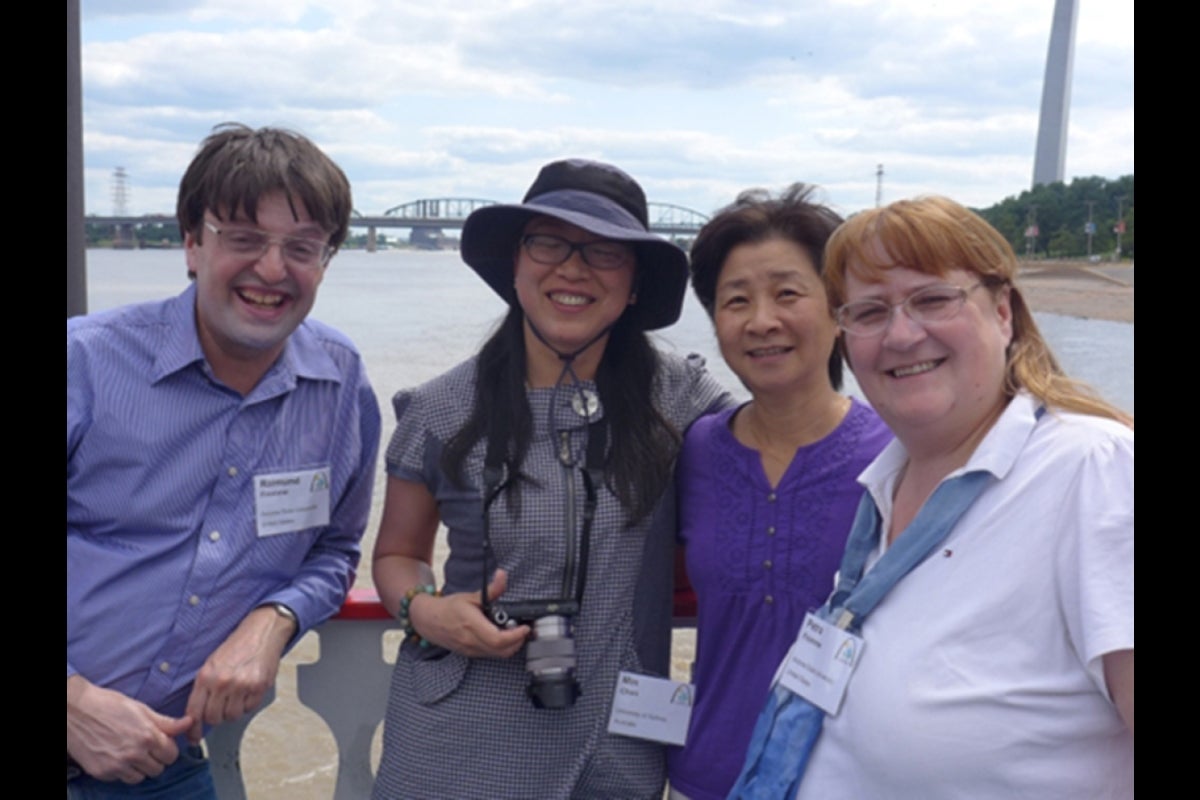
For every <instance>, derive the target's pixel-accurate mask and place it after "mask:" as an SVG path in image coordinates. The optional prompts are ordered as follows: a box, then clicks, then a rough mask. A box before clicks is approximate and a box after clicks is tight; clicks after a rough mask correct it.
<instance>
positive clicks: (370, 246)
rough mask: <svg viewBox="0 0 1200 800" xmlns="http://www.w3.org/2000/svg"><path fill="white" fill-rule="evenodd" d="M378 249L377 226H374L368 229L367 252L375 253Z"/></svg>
mask: <svg viewBox="0 0 1200 800" xmlns="http://www.w3.org/2000/svg"><path fill="white" fill-rule="evenodd" d="M376 249H377V245H376V241H375V226H374V225H372V226H370V227H369V228H367V252H368V253H374V252H375V251H376Z"/></svg>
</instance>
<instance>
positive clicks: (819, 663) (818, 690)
mask: <svg viewBox="0 0 1200 800" xmlns="http://www.w3.org/2000/svg"><path fill="white" fill-rule="evenodd" d="M862 648H863V640H862V638H861V637H859V636H855V635H854V634H853V633H850V632H849V631H844V630H842V629H841V628H839V627H837V626H836V625H834V624H833V623H831V622H824V621H823V620H819V619H817V618H816V617H814V616H813V615H812V614H806V615H805V617H804V624H802V625H801V626H800V635H799V636H797V637H796V641H795V643H794V644H793V645H792V649H791V650H789V651H788V655H787V658H786V659H785V660H784V662H783V668H782V671H781V673H780V675H779V683H780V684H782V685H783V686H784V687H786V688H788V689H791V690H792V691H793V692H795V693H796V694H798V695H800V696H801V697H803V698H804V699H805V700H807V701H808V702H810V703H812V704H813V705H814V706H817V707H818V708H820V709H821V710H822V711H824V712H825V713H826V714H829V715H830V716H833V715H836V714H837V712H838V709H839V708H840V707H841V705H842V698H843V697H845V695H846V684H847V683H849V681H850V675H851V674H852V673H853V672H854V667H855V665H856V664H858V658H859V656H860V655H862Z"/></svg>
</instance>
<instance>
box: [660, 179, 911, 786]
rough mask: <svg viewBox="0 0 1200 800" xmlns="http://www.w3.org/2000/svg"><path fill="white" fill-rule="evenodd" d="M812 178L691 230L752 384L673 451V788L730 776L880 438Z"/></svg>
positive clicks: (727, 344)
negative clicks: (690, 619)
mask: <svg viewBox="0 0 1200 800" xmlns="http://www.w3.org/2000/svg"><path fill="white" fill-rule="evenodd" d="M812 191H813V190H812V187H808V186H805V185H803V184H796V185H793V186H792V187H791V188H789V189H788V190H786V191H785V192H784V193H783V194H782V195H781V196H779V197H777V198H774V197H771V196H770V195H769V194H768V193H766V192H764V191H761V190H753V191H747V192H743V193H742V194H741V195H739V196H738V198H737V200H736V201H734V203H733V204H732V205H730V206H728V207H727V208H725V209H723V210H722V211H720V212H719V213H718V214H717V216H716V217H714V218H713V219H712V220H711V221H710V222H709V223H708V224H707V225H705V226H704V228H703V229H702V230H701V231H700V234H699V236H698V237H697V239H696V242H695V244H694V245H693V246H692V252H691V260H692V267H691V268H692V286H693V289H694V290H695V292H696V295H697V297H698V298H699V300H700V303H701V304H702V305H703V306H704V308H705V310H707V311H708V314H709V316H710V317H711V318H712V321H713V326H714V327H715V329H716V334H717V339H718V342H719V344H720V347H721V355H722V356H723V357H724V358H725V361H726V363H727V364H729V367H730V369H732V370H733V371H734V373H735V374H736V375H737V376H738V378H740V379H741V381H742V383H743V384H744V385H745V386H746V387H747V388H748V389H749V390H750V392H751V395H752V399H751V400H750V402H748V403H746V404H744V405H742V406H740V407H738V408H733V409H729V410H726V411H723V412H720V413H718V414H714V415H712V416H708V417H703V418H701V419H700V420H698V421H696V422H695V423H694V424H693V425H692V427H691V429H690V430H689V431H688V434H687V436H686V438H685V440H684V444H683V449H682V451H681V453H680V457H679V467H678V472H677V486H678V495H679V501H680V502H679V525H680V531H679V536H680V540H681V542H682V544H683V545H684V547H685V548H686V563H687V573H688V576H689V578H690V580H691V583H692V586H693V587H694V588H695V590H696V596H697V601H698V607H697V649H696V661H695V664H694V665H693V675H692V678H693V682H694V683H695V685H696V705H695V708H694V709H693V713H692V721H691V726H690V728H689V731H688V738H687V744H686V745H685V746H684V747H682V748H672V750H671V753H670V756H669V764H670V779H671V797H672V798H680V799H686V800H709V798H712V799H713V800H719V799H720V798H724V797H725V796H726V794H727V793H728V791H729V789H730V788H731V787H732V786H733V782H734V780H735V779H736V778H737V775H738V771H739V770H740V769H741V766H742V761H743V758H744V755H745V752H746V746H747V745H748V744H749V741H750V733H751V731H752V729H753V727H754V720H755V718H756V716H757V714H758V710H759V709H760V708H761V707H762V704H763V701H764V700H765V698H766V695H767V691H768V688H769V685H770V682H771V677H772V676H773V674H774V672H775V668H776V666H777V665H778V664H779V662H780V661H781V660H782V659H783V656H784V654H785V653H786V652H787V650H788V648H789V647H790V646H791V644H792V642H793V640H794V639H795V638H796V631H797V630H798V629H799V626H800V622H801V621H802V620H803V618H804V614H805V613H806V612H807V611H810V610H812V609H815V608H817V607H818V606H820V605H821V603H823V602H824V601H825V600H826V598H827V597H828V595H829V593H830V591H832V589H833V574H834V572H835V571H836V569H837V567H838V563H839V561H840V559H841V555H842V549H843V547H844V545H845V542H846V535H847V533H848V532H849V530H850V524H851V522H852V521H853V518H854V512H855V509H856V508H857V506H858V501H859V497H860V496H861V495H862V488H861V487H860V486H859V485H858V483H857V482H856V481H855V478H856V477H857V475H858V473H859V472H861V471H862V469H863V468H865V467H866V466H867V464H869V463H870V462H871V461H872V460H873V459H874V458H875V456H876V455H877V454H878V453H879V451H880V450H882V449H883V446H884V445H885V444H887V442H888V441H889V440H890V439H891V433H890V432H889V431H888V430H887V428H886V427H885V426H884V424H883V423H882V422H881V421H880V419H879V417H877V416H876V415H875V412H874V411H872V410H871V409H870V408H868V407H867V406H865V405H862V404H861V403H859V402H857V401H855V400H852V399H851V398H849V397H847V396H845V395H843V394H840V393H839V391H838V390H839V389H840V388H841V384H842V360H841V356H840V354H839V353H838V351H837V348H836V346H835V342H836V338H837V324H836V323H835V322H834V319H833V316H832V313H831V311H830V309H829V305H828V302H827V300H826V296H825V289H824V287H823V286H822V283H821V266H822V251H823V249H824V247H825V242H826V240H827V239H828V238H829V236H830V234H831V233H833V230H834V229H835V228H836V227H837V226H838V225H839V224H840V223H841V221H842V220H841V217H839V216H838V215H837V214H836V213H835V212H834V211H832V210H831V209H829V208H827V207H825V206H823V205H819V204H817V203H815V202H813V201H812V200H811V199H810V198H811V195H812Z"/></svg>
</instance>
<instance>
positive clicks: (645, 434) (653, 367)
mask: <svg viewBox="0 0 1200 800" xmlns="http://www.w3.org/2000/svg"><path fill="white" fill-rule="evenodd" d="M524 323H525V315H524V313H523V312H522V311H521V308H520V306H517V305H513V306H512V307H510V308H509V310H508V316H506V317H505V318H504V321H503V322H502V323H501V324H500V327H499V328H497V329H496V332H495V333H493V334H492V336H491V337H490V338H489V339H488V340H487V342H486V343H485V344H484V345H483V348H482V349H481V350H480V351H479V355H478V357H477V359H476V364H475V397H474V403H473V405H472V408H471V415H470V416H469V417H468V418H467V421H466V423H465V424H464V425H463V426H462V428H461V429H459V431H458V433H456V434H455V435H454V436H453V437H452V438H451V439H450V441H449V442H447V443H446V448H445V450H443V452H442V464H441V466H442V469H443V470H444V471H445V473H446V474H447V475H449V476H450V479H451V480H453V481H454V483H455V484H457V485H458V486H460V487H461V486H463V485H464V483H463V480H462V465H463V461H464V460H465V459H466V457H467V455H468V453H470V451H471V449H472V448H473V447H475V445H476V444H477V443H478V442H480V441H486V440H487V439H488V438H489V437H491V436H493V435H498V432H499V431H504V430H508V431H509V442H508V447H507V451H508V459H507V463H508V465H509V474H511V475H514V476H517V477H518V478H519V480H516V481H514V482H513V483H512V484H511V489H512V490H513V491H515V492H519V490H520V483H521V481H524V480H529V478H528V477H527V476H525V475H523V474H522V473H521V472H520V467H521V465H522V464H523V463H524V462H525V456H526V454H527V453H528V451H529V442H530V439H532V438H533V413H532V411H531V410H530V408H529V401H528V400H527V398H526V396H525V370H526V363H525V324H524ZM658 363H659V355H658V351H656V350H655V349H654V346H653V345H652V344H651V343H650V339H649V338H648V337H647V336H646V333H645V332H644V331H643V330H641V329H640V328H639V327H638V326H637V324H636V323H635V322H634V321H633V318H632V315H631V314H630V313H628V310H627V311H626V313H624V314H622V315H621V317H620V318H619V319H618V320H617V323H616V324H615V325H614V326H613V329H612V331H611V332H610V333H609V336H608V341H607V342H606V343H605V347H604V354H603V355H602V356H601V358H600V366H599V367H598V368H597V370H596V391H597V392H598V393H599V395H600V402H601V403H602V404H603V407H604V417H605V419H606V420H607V422H608V429H609V448H608V453H607V457H606V459H605V465H604V466H605V475H606V482H607V484H608V487H609V489H610V490H612V492H613V494H615V495H616V496H617V499H618V500H620V502H621V505H622V506H623V507H624V508H625V510H626V512H627V513H628V515H629V524H630V525H633V524H634V523H636V522H638V521H639V520H641V519H642V518H643V517H645V516H646V515H647V514H649V513H650V512H651V511H652V510H653V509H654V505H655V504H656V503H657V502H658V499H659V497H660V496H661V495H662V493H663V491H664V490H665V489H666V488H667V484H668V483H669V480H670V475H671V466H672V464H673V462H674V460H675V455H676V453H677V451H678V449H679V443H680V442H681V441H682V437H681V436H680V434H679V431H677V430H676V429H675V427H674V426H673V425H672V424H671V423H670V422H669V421H668V420H667V419H666V418H665V417H663V415H662V413H661V412H660V411H659V410H658V408H657V406H656V405H655V403H654V380H655V375H656V374H657V372H658ZM513 505H514V507H515V504H513Z"/></svg>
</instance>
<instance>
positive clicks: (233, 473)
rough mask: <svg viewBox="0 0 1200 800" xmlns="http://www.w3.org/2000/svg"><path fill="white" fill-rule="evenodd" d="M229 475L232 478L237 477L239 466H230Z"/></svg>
mask: <svg viewBox="0 0 1200 800" xmlns="http://www.w3.org/2000/svg"><path fill="white" fill-rule="evenodd" d="M229 477H231V478H236V477H237V467H230V468H229Z"/></svg>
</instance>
